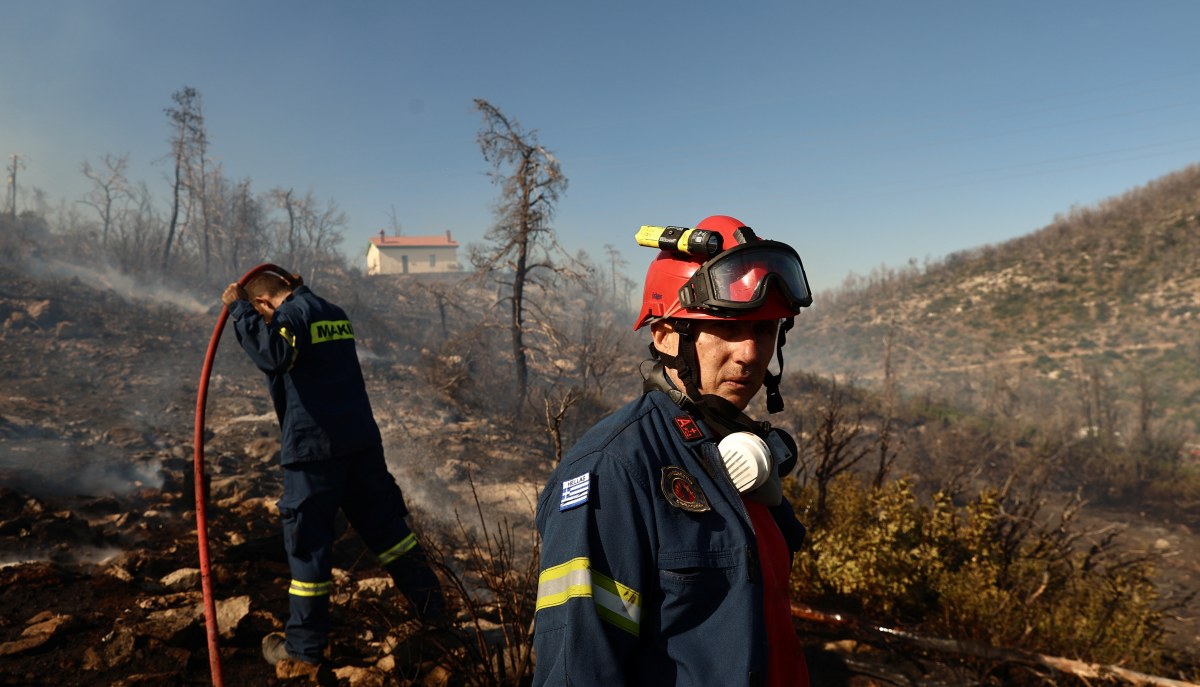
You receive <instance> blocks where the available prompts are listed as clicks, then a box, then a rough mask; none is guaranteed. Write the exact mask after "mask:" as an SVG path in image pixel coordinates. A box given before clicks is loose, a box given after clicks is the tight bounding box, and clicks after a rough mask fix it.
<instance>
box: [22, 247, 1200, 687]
mask: <svg viewBox="0 0 1200 687" xmlns="http://www.w3.org/2000/svg"><path fill="white" fill-rule="evenodd" d="M85 277H86V275H85ZM143 295H153V296H155V297H156V298H157V299H158V300H153V301H151V300H145V299H141V300H139V299H137V298H133V297H131V296H130V295H128V294H121V293H119V292H118V291H117V290H116V289H114V288H112V287H111V285H106V284H97V283H96V281H95V280H94V279H88V278H71V277H66V278H64V277H61V276H57V277H55V278H53V279H44V278H32V277H29V276H26V275H24V274H18V273H16V272H14V271H11V270H9V269H5V268H0V380H3V381H2V382H0V684H4V685H60V686H64V687H65V686H73V685H192V684H195V685H203V684H212V678H211V673H210V663H209V655H208V648H207V647H208V639H207V635H206V625H205V621H204V617H203V614H202V608H203V607H202V601H203V599H202V595H201V592H200V589H201V586H200V581H199V572H198V570H197V568H198V567H199V562H198V553H197V534H196V521H197V518H196V500H195V494H194V488H193V483H194V482H193V474H194V473H193V455H194V450H193V431H194V422H193V421H194V417H195V409H196V394H197V388H198V380H199V374H200V370H201V365H202V363H203V360H204V355H205V351H206V349H207V346H208V343H209V339H210V337H211V335H212V328H213V325H214V324H215V323H216V321H217V315H218V313H219V310H218V309H217V308H215V307H205V306H204V305H200V304H196V303H195V301H193V300H191V299H188V298H186V297H173V296H170V294H168V293H166V292H165V291H163V290H154V289H150V290H147V291H144V292H143ZM169 296H170V297H169ZM168 297H169V298H168ZM167 300H170V301H171V302H169V303H168V302H167ZM212 300H213V302H214V303H215V302H216V294H214V295H213V299H212ZM363 357H364V361H365V362H364V368H365V372H366V375H367V377H368V380H369V385H370V391H371V394H372V401H373V405H374V406H375V410H376V416H377V420H378V421H379V423H380V426H381V429H382V430H383V432H384V435H385V442H386V443H387V448H388V455H389V462H390V463H391V467H392V469H393V472H394V473H395V474H396V476H397V478H398V479H399V481H400V483H401V485H402V487H403V488H404V490H405V494H406V497H407V499H408V500H409V503H410V506H411V507H412V509H413V511H414V515H415V517H416V521H417V524H418V527H419V528H423V530H424V531H427V532H435V531H436V532H443V531H448V530H453V529H454V528H456V527H457V526H458V523H459V522H465V523H466V526H467V527H468V528H471V527H473V526H474V525H477V524H479V521H478V518H477V517H476V515H477V513H476V502H478V504H479V505H478V508H479V509H480V510H482V511H483V514H484V519H485V520H486V521H489V522H491V523H493V524H494V523H497V522H503V523H506V524H509V525H511V526H512V527H513V528H514V530H515V531H517V532H521V533H528V532H529V530H530V517H531V514H532V511H533V498H534V495H535V494H536V492H537V490H538V489H539V488H540V486H541V483H542V481H543V480H544V475H546V474H548V471H549V468H550V463H549V458H548V457H549V456H550V455H552V454H551V452H550V451H549V450H548V448H547V447H544V446H542V445H541V442H543V439H542V438H540V437H539V438H537V439H534V440H531V439H530V438H529V437H524V436H514V435H512V434H511V433H509V431H508V430H505V429H503V428H499V427H497V426H495V425H493V424H492V423H489V422H488V421H486V420H484V419H480V418H473V417H466V416H464V415H463V414H461V413H460V412H458V411H456V410H455V409H454V407H452V406H451V405H447V404H445V403H441V402H438V401H437V400H436V394H433V393H431V392H430V391H429V389H428V383H427V382H425V381H422V378H421V375H420V374H419V373H418V371H417V370H416V368H415V367H414V362H413V361H414V360H415V355H412V354H411V352H407V353H406V352H404V351H396V350H392V351H389V352H387V354H386V355H364V356H363ZM414 390H416V391H415V392H414ZM206 429H207V431H206V440H205V447H204V451H205V463H204V465H205V471H206V474H207V477H208V478H209V482H208V490H209V491H208V499H207V504H208V505H207V509H206V512H207V520H208V530H207V531H208V535H209V539H210V546H211V551H210V555H211V560H212V561H213V570H212V580H213V587H214V589H215V596H216V598H217V600H218V613H217V616H218V618H219V621H220V623H219V624H220V630H221V635H220V638H219V645H220V664H221V670H222V675H223V678H224V684H226V685H279V684H308V683H313V682H315V681H320V682H323V683H324V684H344V685H381V686H382V685H409V684H422V685H439V684H449V685H456V684H468V682H469V680H470V679H471V678H472V677H474V678H476V679H480V678H479V677H478V673H476V672H473V671H475V670H476V669H473V668H472V667H471V663H470V660H469V658H464V657H466V656H467V654H466V653H465V652H464V651H463V650H461V649H456V650H453V651H447V650H446V648H445V646H444V645H443V644H442V643H436V642H430V641H427V639H426V637H425V636H424V635H423V634H422V633H421V632H419V627H418V625H417V624H416V622H415V621H414V619H413V617H412V615H411V614H410V613H409V611H408V608H407V607H406V605H405V602H404V601H403V599H402V598H401V597H400V596H399V595H398V594H396V593H395V591H394V590H392V589H391V585H390V580H387V579H386V578H383V577H382V576H381V572H380V571H379V570H378V569H377V568H375V567H374V566H373V564H372V561H371V557H370V556H369V555H367V553H366V552H365V551H364V550H363V547H362V546H361V544H360V543H359V542H358V540H357V539H356V538H355V537H354V536H353V534H352V533H350V532H347V533H346V534H345V536H344V537H343V538H342V539H341V540H340V541H339V543H338V556H339V558H338V560H337V562H336V567H337V568H338V569H339V572H337V573H336V580H335V581H336V584H337V590H338V591H337V592H336V595H335V597H334V609H335V622H336V627H335V632H334V636H333V645H332V647H331V659H332V663H333V665H334V666H335V667H336V668H337V669H338V671H337V673H336V674H332V675H331V674H328V673H325V674H322V675H321V676H319V680H318V679H317V678H311V677H307V676H298V677H295V678H289V677H287V676H286V675H285V676H280V675H277V674H276V672H275V670H274V669H273V668H272V667H271V666H268V665H267V664H266V663H265V662H264V661H263V660H262V658H261V656H260V641H261V638H262V636H263V635H264V634H266V633H267V632H271V631H274V630H278V629H280V628H281V627H282V624H283V622H284V620H285V619H286V614H287V595H286V588H287V583H288V579H289V573H288V569H287V565H286V561H285V558H284V553H283V544H282V537H281V535H280V532H279V526H278V520H277V517H276V516H277V514H276V511H275V507H274V503H275V500H276V499H277V498H278V493H279V490H280V483H279V475H278V468H277V465H276V460H277V451H278V444H277V442H276V439H275V437H276V431H277V430H276V426H275V422H274V417H273V415H272V413H271V410H270V406H269V403H268V400H267V398H266V393H265V390H264V388H263V386H262V382H261V377H260V375H259V373H258V372H257V371H256V370H254V369H253V368H252V367H251V366H250V364H249V362H248V361H246V359H245V357H244V356H243V355H241V353H240V351H239V350H238V349H237V344H236V342H235V341H234V339H233V335H232V333H227V335H226V336H225V337H224V338H223V339H222V341H221V346H220V349H219V351H218V355H217V359H216V364H215V366H214V370H213V376H212V382H211V386H210V388H209V399H208V404H207V422H206ZM468 476H469V477H470V480H468ZM472 482H473V484H474V486H473V487H472ZM1140 526H1142V527H1144V529H1145V536H1147V537H1151V536H1152V537H1153V538H1154V539H1153V541H1158V540H1159V539H1162V540H1164V541H1166V542H1167V544H1165V545H1166V546H1170V547H1174V549H1173V552H1174V553H1175V555H1173V556H1171V557H1170V558H1169V560H1171V561H1172V564H1173V565H1176V566H1177V567H1176V570H1177V571H1178V575H1179V578H1178V579H1177V580H1176V582H1175V586H1174V587H1172V589H1173V590H1175V589H1179V590H1186V589H1187V588H1188V586H1189V585H1188V582H1187V580H1188V579H1189V578H1190V579H1192V580H1193V581H1194V579H1195V578H1194V577H1191V576H1193V575H1196V574H1197V573H1200V569H1198V567H1197V565H1198V564H1197V561H1200V546H1198V544H1197V538H1196V537H1195V536H1194V535H1193V534H1192V533H1191V532H1190V531H1188V530H1186V528H1181V526H1171V525H1164V524H1162V523H1155V522H1150V521H1146V522H1145V523H1143V524H1142V525H1140ZM455 553H456V552H450V558H451V559H453V558H455ZM1190 586H1191V588H1194V587H1195V585H1194V582H1193V583H1192V584H1191V585H1190ZM485 610H486V609H485ZM463 617H465V615H464V616H463ZM487 620H488V618H487V617H486V613H485V617H484V623H485V624H484V626H485V627H486V621H487ZM1187 627H1189V628H1190V630H1185V631H1184V632H1185V633H1184V634H1180V635H1177V636H1178V637H1180V638H1181V639H1182V646H1183V647H1185V648H1186V647H1188V646H1191V647H1192V648H1193V649H1194V648H1195V646H1197V645H1198V644H1200V640H1194V641H1193V640H1192V639H1189V638H1188V637H1187V636H1186V631H1194V630H1195V625H1194V624H1192V625H1189V626H1187ZM799 628H800V630H801V631H802V637H803V638H804V640H805V643H806V646H808V647H809V648H810V649H811V653H810V662H811V663H812V665H813V674H814V684H815V685H872V684H878V685H884V684H887V685H890V684H922V685H958V684H979V676H978V675H977V674H976V673H975V672H974V671H972V670H971V669H970V668H969V666H966V665H960V664H956V663H954V662H940V661H938V660H934V659H933V658H930V657H929V656H927V655H925V654H923V653H922V652H920V651H917V650H915V649H913V648H912V647H911V646H908V645H904V644H893V645H892V650H887V649H886V648H881V647H884V645H886V644H887V642H886V641H881V642H875V643H873V642H871V641H862V640H863V638H862V637H857V638H854V636H853V634H852V633H847V632H846V631H844V630H840V629H836V628H830V627H827V626H824V625H820V624H816V623H801V625H800V626H799ZM482 634H483V635H486V636H488V637H489V638H492V639H494V632H493V633H490V634H489V632H483V633H482ZM852 638H854V640H853V641H852ZM839 642H840V643H839ZM868 646H874V647H875V648H874V649H872V650H868V651H864V647H868ZM1197 663H1200V661H1193V662H1192V663H1190V665H1193V666H1194V665H1196V664H1197ZM480 684H483V683H482V682H480ZM1093 684H1098V682H1093Z"/></svg>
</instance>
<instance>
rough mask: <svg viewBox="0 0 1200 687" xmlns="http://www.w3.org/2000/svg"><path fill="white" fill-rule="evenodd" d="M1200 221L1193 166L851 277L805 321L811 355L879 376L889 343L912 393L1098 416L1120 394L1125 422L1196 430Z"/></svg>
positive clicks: (835, 370) (1115, 404)
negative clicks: (938, 255)
mask: <svg viewBox="0 0 1200 687" xmlns="http://www.w3.org/2000/svg"><path fill="white" fill-rule="evenodd" d="M1198 229H1200V166H1193V167H1189V168H1187V169H1184V170H1182V171H1179V172H1176V173H1173V174H1170V175H1168V176H1165V177H1162V178H1160V179H1158V180H1156V181H1154V182H1152V183H1150V184H1147V185H1146V186H1144V187H1140V188H1136V189H1133V190H1131V191H1129V192H1127V193H1125V194H1124V195H1121V196H1119V197H1116V198H1112V199H1109V200H1106V201H1104V202H1102V203H1099V204H1098V205H1096V206H1094V207H1086V208H1073V209H1071V210H1070V211H1069V212H1067V213H1066V214H1064V215H1062V216H1060V217H1058V218H1056V219H1055V221H1054V222H1053V223H1052V224H1050V225H1049V226H1046V227H1043V228H1042V229H1040V230H1037V231H1035V232H1033V233H1031V234H1029V235H1027V236H1023V237H1020V238H1017V239H1014V240H1011V241H1008V242H1005V243H1002V244H998V245H989V246H984V247H980V248H977V249H974V250H969V251H964V252H961V253H955V254H952V255H950V256H948V257H946V258H945V259H943V260H940V261H937V262H934V263H930V264H927V265H924V266H918V265H917V264H916V263H915V262H912V263H910V264H909V265H907V266H906V267H903V268H897V269H891V270H878V271H877V272H876V273H873V274H872V275H870V276H869V277H865V278H852V279H850V280H848V281H847V283H846V284H845V285H844V286H843V287H842V288H840V289H837V290H835V291H832V292H827V293H825V294H823V297H818V302H817V305H815V306H814V307H813V309H812V311H811V312H807V313H805V314H804V315H803V317H804V319H803V331H804V333H805V337H804V343H803V345H804V349H805V363H804V364H805V365H806V367H807V368H808V369H811V370H813V371H816V372H820V373H824V374H840V375H849V376H851V377H852V378H855V379H858V380H860V381H864V382H872V381H874V382H878V381H879V380H880V379H881V378H882V377H883V374H884V367H885V361H886V360H887V359H888V351H889V350H890V356H891V358H890V360H891V366H892V369H893V371H894V374H895V380H896V382H897V383H898V384H899V386H900V388H901V389H903V390H905V391H908V392H910V393H916V392H921V393H934V394H937V395H940V396H942V397H944V398H946V399H949V400H954V401H958V402H967V403H970V404H972V405H974V406H975V407H977V408H980V409H984V410H989V411H994V412H1003V413H1007V414H1019V415H1024V416H1025V417H1027V418H1037V417H1045V416H1046V414H1047V412H1050V413H1052V414H1055V415H1062V414H1063V413H1064V412H1066V409H1068V408H1070V409H1072V410H1071V412H1073V413H1078V414H1080V415H1081V416H1088V415H1089V414H1090V415H1091V416H1092V419H1091V421H1090V422H1089V421H1087V420H1086V418H1083V417H1081V418H1079V420H1080V421H1081V422H1085V423H1086V424H1088V425H1095V424H1097V420H1096V419H1095V415H1097V414H1100V413H1102V412H1103V411H1105V410H1106V408H1103V407H1101V406H1104V405H1105V404H1106V399H1107V401H1110V402H1111V405H1110V406H1109V407H1108V408H1107V410H1108V411H1109V412H1110V418H1111V419H1115V420H1116V422H1117V423H1118V425H1119V426H1117V427H1114V428H1113V429H1114V431H1117V432H1119V431H1121V430H1122V429H1124V430H1125V431H1129V428H1130V427H1131V426H1132V425H1133V424H1134V423H1137V422H1141V421H1142V419H1144V418H1145V419H1151V420H1154V421H1159V420H1170V421H1171V423H1170V424H1171V425H1172V426H1173V427H1175V428H1176V429H1177V431H1181V432H1184V433H1186V434H1187V435H1188V436H1196V435H1197V434H1198V433H1200V431H1198V430H1200V404H1198V403H1197V401H1200V364H1198V363H1197V360H1198V357H1197V353H1198V352H1200V339H1198V338H1197V337H1196V334H1195V330H1196V326H1197V322H1198V318H1200V269H1198V268H1200V232H1198V231H1197V230H1198ZM1097 401H1099V403H1097ZM1089 408H1091V411H1090V413H1089V410H1088V409H1089ZM1062 419H1063V420H1064V421H1067V420H1066V418H1062ZM1175 421H1178V424H1176V423H1175Z"/></svg>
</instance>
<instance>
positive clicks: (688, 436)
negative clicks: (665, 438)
mask: <svg viewBox="0 0 1200 687" xmlns="http://www.w3.org/2000/svg"><path fill="white" fill-rule="evenodd" d="M675 429H678V430H679V434H680V435H681V436H683V439H684V441H693V440H695V439H700V438H703V437H704V432H702V431H700V427H699V426H697V425H696V421H695V420H694V419H693V418H692V416H691V415H680V416H679V417H677V418H675Z"/></svg>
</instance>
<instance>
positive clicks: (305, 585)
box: [288, 580, 333, 596]
mask: <svg viewBox="0 0 1200 687" xmlns="http://www.w3.org/2000/svg"><path fill="white" fill-rule="evenodd" d="M332 590H333V580H328V581H325V582H301V581H300V580H292V586H291V587H289V588H288V594H291V595H292V596H329V592H330V591H332Z"/></svg>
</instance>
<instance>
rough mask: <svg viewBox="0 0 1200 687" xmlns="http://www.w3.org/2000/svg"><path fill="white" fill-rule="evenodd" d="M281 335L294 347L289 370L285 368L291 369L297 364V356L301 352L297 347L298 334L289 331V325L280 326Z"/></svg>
mask: <svg viewBox="0 0 1200 687" xmlns="http://www.w3.org/2000/svg"><path fill="white" fill-rule="evenodd" d="M279 335H280V336H282V337H283V340H284V341H286V342H288V345H289V346H291V347H292V359H291V360H289V361H288V366H287V370H285V371H290V370H291V369H292V368H293V367H294V366H295V365H296V356H297V355H299V353H300V349H298V348H296V335H295V334H293V333H291V332H290V331H288V328H287V327H280V328H279Z"/></svg>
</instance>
